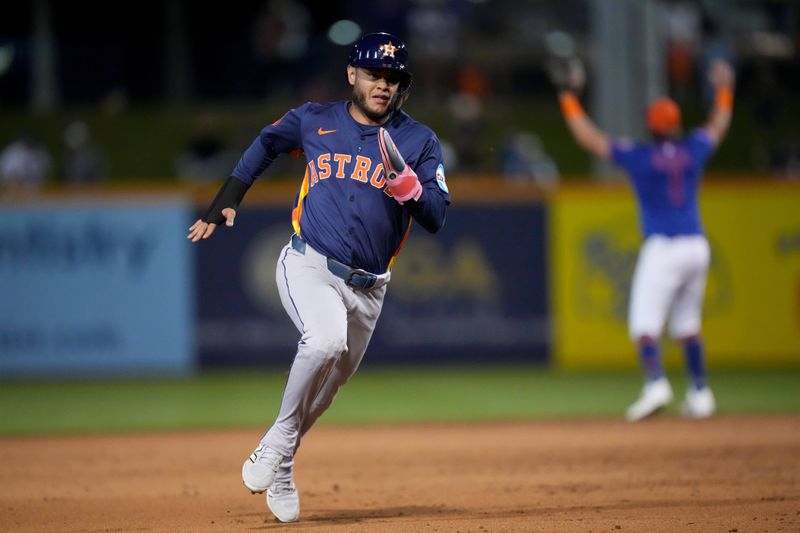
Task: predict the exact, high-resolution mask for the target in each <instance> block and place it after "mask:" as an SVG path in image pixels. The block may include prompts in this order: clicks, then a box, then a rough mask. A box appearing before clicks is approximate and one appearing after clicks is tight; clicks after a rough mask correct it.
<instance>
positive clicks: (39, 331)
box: [0, 200, 194, 377]
mask: <svg viewBox="0 0 800 533" xmlns="http://www.w3.org/2000/svg"><path fill="white" fill-rule="evenodd" d="M190 215H191V211H190V208H189V206H188V205H187V204H185V203H182V202H179V201H171V202H160V201H158V200H154V201H151V202H147V201H142V203H137V204H135V205H131V204H130V203H126V204H121V203H120V204H115V203H113V202H109V201H107V200H106V201H96V202H89V201H83V200H82V201H80V202H76V203H65V202H59V203H56V202H52V203H36V204H31V205H29V206H22V207H11V206H8V205H3V206H2V207H0V227H2V228H3V231H2V232H0V295H2V296H0V376H2V377H8V376H23V375H24V376H47V375H95V374H121V373H151V372H162V371H171V372H186V371H189V370H191V369H192V368H193V365H194V343H193V334H194V331H193V318H194V317H193V315H194V308H193V289H194V287H193V277H192V267H193V265H192V263H191V260H190V253H189V243H188V241H187V240H186V233H187V228H188V226H189V224H190V223H191V221H190Z"/></svg>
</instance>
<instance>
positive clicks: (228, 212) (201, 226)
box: [186, 207, 236, 242]
mask: <svg viewBox="0 0 800 533" xmlns="http://www.w3.org/2000/svg"><path fill="white" fill-rule="evenodd" d="M222 215H223V216H224V217H225V225H226V226H227V227H229V228H232V227H233V220H234V219H235V218H236V210H235V209H233V208H231V207H226V208H225V209H223V210H222ZM216 229H217V225H216V224H214V223H211V222H206V221H205V220H203V219H202V218H198V219H197V220H196V221H195V223H194V224H192V225H191V226H189V235H187V236H186V238H187V239H189V240H190V241H192V242H197V241H199V240H200V239H208V238H209V237H211V235H212V234H213V233H214V230H216Z"/></svg>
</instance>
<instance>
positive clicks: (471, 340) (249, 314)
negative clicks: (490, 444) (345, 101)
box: [197, 204, 550, 366]
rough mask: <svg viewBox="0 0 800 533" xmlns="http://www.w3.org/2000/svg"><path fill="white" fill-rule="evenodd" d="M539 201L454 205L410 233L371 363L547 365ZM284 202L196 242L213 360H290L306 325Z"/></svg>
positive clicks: (208, 360)
mask: <svg viewBox="0 0 800 533" xmlns="http://www.w3.org/2000/svg"><path fill="white" fill-rule="evenodd" d="M545 220H546V210H545V206H544V205H540V204H536V205H513V206H509V205H502V206H500V205H494V206H491V205H486V206H466V207H458V208H453V209H451V210H450V211H449V212H448V219H447V224H446V225H445V228H444V229H443V230H442V231H441V232H439V233H438V234H436V235H431V234H429V233H427V232H426V231H425V230H424V229H422V228H421V227H419V226H415V227H414V228H413V229H412V232H411V235H410V237H409V239H408V240H407V242H406V245H405V247H404V249H403V250H402V252H401V253H400V255H399V257H398V258H397V261H396V262H395V265H394V268H393V272H392V281H391V282H390V284H389V289H388V292H387V296H386V300H385V301H384V306H383V311H382V314H381V318H380V320H379V321H378V326H377V328H376V330H375V334H374V336H373V338H372V341H371V343H370V346H369V349H368V350H367V354H366V356H365V364H370V363H379V364H383V363H386V364H389V363H391V364H394V363H461V362H476V363H497V362H509V361H518V362H545V361H546V358H547V354H548V352H549V342H550V333H549V322H548V302H547V294H548V292H547V269H546V267H547V261H546V260H545V259H546V257H545V253H546V248H545V244H546V227H545ZM291 232H292V230H291V225H290V222H289V208H288V207H287V208H285V209H276V208H267V207H264V208H243V209H241V210H240V212H239V214H238V216H237V217H236V226H235V228H234V229H233V230H231V231H229V230H227V229H226V228H221V231H219V232H218V233H217V234H215V235H214V237H213V238H212V239H209V240H208V241H205V242H202V243H200V245H199V247H198V254H197V261H198V262H197V272H198V316H199V323H198V348H199V352H200V360H201V363H202V364H203V365H207V366H229V365H252V364H261V365H271V364H282V365H286V366H288V365H289V363H290V362H291V360H292V357H293V356H294V352H295V347H296V344H297V341H298V340H299V333H298V332H297V331H296V330H295V328H294V326H293V325H292V323H291V321H290V320H289V318H288V317H287V316H286V313H285V312H284V310H283V307H282V306H281V302H280V298H279V296H278V291H277V288H276V284H275V266H276V263H277V258H278V255H279V252H280V250H281V248H282V247H283V246H284V245H285V244H286V243H287V242H288V240H289V237H290V235H291Z"/></svg>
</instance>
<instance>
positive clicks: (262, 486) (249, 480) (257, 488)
mask: <svg viewBox="0 0 800 533" xmlns="http://www.w3.org/2000/svg"><path fill="white" fill-rule="evenodd" d="M282 462H283V456H282V455H281V454H279V453H278V452H276V451H275V450H273V449H272V448H267V447H266V446H264V445H263V444H259V445H258V448H256V449H255V451H254V452H253V453H252V455H250V457H248V458H247V459H246V460H245V462H244V464H243V465H242V482H243V483H244V486H245V487H247V488H248V489H250V492H252V493H253V494H255V493H257V492H264V491H265V490H267V489H268V488H269V487H270V486H271V485H272V482H273V481H275V473H276V472H277V471H278V466H280V464H281V463H282Z"/></svg>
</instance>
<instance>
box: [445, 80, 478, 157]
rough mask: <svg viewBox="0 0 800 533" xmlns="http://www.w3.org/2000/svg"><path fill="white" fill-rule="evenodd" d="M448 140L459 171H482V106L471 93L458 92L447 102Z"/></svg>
mask: <svg viewBox="0 0 800 533" xmlns="http://www.w3.org/2000/svg"><path fill="white" fill-rule="evenodd" d="M448 111H449V112H450V124H451V125H452V132H451V134H450V138H451V140H452V143H453V148H454V149H455V154H456V159H457V161H458V165H459V171H461V172H464V173H475V172H480V171H482V170H483V161H482V156H483V152H484V149H483V133H484V130H485V125H484V112H483V111H484V110H483V104H482V103H481V101H480V100H478V98H477V97H475V96H474V95H473V94H471V93H467V92H458V93H455V94H454V95H453V96H451V97H450V99H449V101H448Z"/></svg>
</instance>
